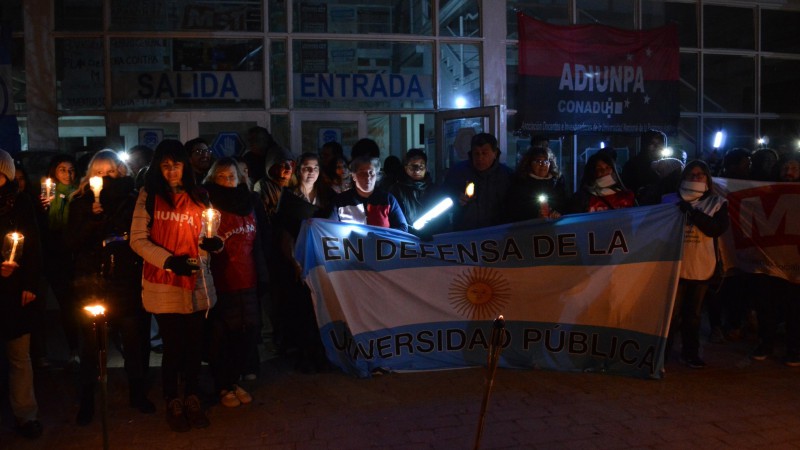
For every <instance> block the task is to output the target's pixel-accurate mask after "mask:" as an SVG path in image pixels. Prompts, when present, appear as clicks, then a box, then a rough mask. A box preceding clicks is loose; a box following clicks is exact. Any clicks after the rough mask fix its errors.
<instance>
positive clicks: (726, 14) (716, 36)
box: [703, 5, 756, 50]
mask: <svg viewBox="0 0 800 450" xmlns="http://www.w3.org/2000/svg"><path fill="white" fill-rule="evenodd" d="M753 13H754V10H753V9H752V8H732V7H727V6H716V5H706V6H704V7H703V46H704V47H705V48H733V49H741V50H755V48H756V40H755V34H756V32H755V28H754V27H755V21H754V19H753Z"/></svg>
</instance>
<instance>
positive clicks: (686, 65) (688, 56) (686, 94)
mask: <svg viewBox="0 0 800 450" xmlns="http://www.w3.org/2000/svg"><path fill="white" fill-rule="evenodd" d="M680 58H681V79H680V97H681V106H680V108H681V111H688V112H696V111H697V106H698V101H697V100H698V97H699V95H698V94H699V93H700V90H699V89H698V88H697V86H698V85H697V82H698V78H699V74H698V71H697V68H698V64H697V54H696V53H681V55H680Z"/></svg>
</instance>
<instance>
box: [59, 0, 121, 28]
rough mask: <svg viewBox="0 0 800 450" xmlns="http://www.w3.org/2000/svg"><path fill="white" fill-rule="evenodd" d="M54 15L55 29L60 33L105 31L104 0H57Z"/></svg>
mask: <svg viewBox="0 0 800 450" xmlns="http://www.w3.org/2000/svg"><path fill="white" fill-rule="evenodd" d="M128 3H130V4H134V3H135V2H128ZM54 13H55V14H54V16H55V27H56V30H59V31H100V30H102V29H103V0H55V2H54Z"/></svg>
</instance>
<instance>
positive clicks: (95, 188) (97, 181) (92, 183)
mask: <svg viewBox="0 0 800 450" xmlns="http://www.w3.org/2000/svg"><path fill="white" fill-rule="evenodd" d="M89 187H90V188H92V192H94V201H95V202H97V203H100V191H102V190H103V178H102V177H92V178H89Z"/></svg>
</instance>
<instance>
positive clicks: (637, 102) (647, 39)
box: [517, 13, 680, 133]
mask: <svg viewBox="0 0 800 450" xmlns="http://www.w3.org/2000/svg"><path fill="white" fill-rule="evenodd" d="M517 18H518V22H519V92H518V94H519V100H518V102H517V104H518V105H519V108H518V114H517V117H518V121H517V129H520V130H524V131H529V132H564V131H569V132H578V131H585V132H591V131H597V132H614V133H641V132H643V131H646V130H648V129H651V128H655V129H660V130H663V131H666V132H670V131H673V130H675V129H676V128H677V125H678V119H679V116H680V113H679V103H678V100H679V95H678V94H679V92H678V88H679V76H680V67H679V57H678V33H677V28H676V27H675V26H674V25H670V26H665V27H661V28H655V29H652V30H640V31H629V30H621V29H617V28H611V27H607V26H603V25H573V26H557V25H550V24H547V23H545V22H541V21H538V20H536V19H533V18H530V17H528V16H526V15H524V14H523V13H518V14H517Z"/></svg>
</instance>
